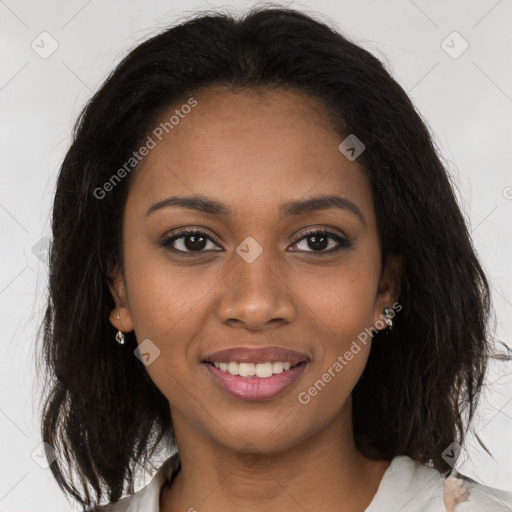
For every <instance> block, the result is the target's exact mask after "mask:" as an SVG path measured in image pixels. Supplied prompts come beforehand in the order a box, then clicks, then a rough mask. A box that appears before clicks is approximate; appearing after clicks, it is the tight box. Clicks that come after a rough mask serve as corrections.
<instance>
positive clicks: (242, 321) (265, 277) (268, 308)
mask: <svg viewBox="0 0 512 512" xmlns="http://www.w3.org/2000/svg"><path fill="white" fill-rule="evenodd" d="M234 260H235V261H234V263H233V266H232V267H231V270H230V271H229V272H228V274H227V275H226V277H225V279H224V280H223V283H222V288H221V289H220V290H219V291H220V294H219V295H220V297H221V298H220V301H219V305H218V309H217V316H218V318H219V320H220V321H221V322H222V323H225V324H227V325H229V326H231V327H240V328H245V329H247V330H249V331H259V330H266V329H269V328H274V327H276V326H277V325H279V324H286V323H290V322H292V321H293V320H294V319H295V318H296V315H297V308H296V304H297V302H298V301H297V297H296V296H295V295H294V293H293V291H292V290H291V289H290V287H289V283H287V279H289V278H288V277H287V272H286V270H285V269H284V267H283V265H279V263H278V262H276V260H272V258H271V255H270V251H267V252H266V251H265V250H264V251H263V252H262V254H261V255H260V256H259V257H258V258H257V259H256V260H255V261H253V262H252V263H248V262H247V261H245V260H244V259H243V258H241V257H240V256H238V255H235V256H234Z"/></svg>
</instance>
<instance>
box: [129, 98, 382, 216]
mask: <svg viewBox="0 0 512 512" xmlns="http://www.w3.org/2000/svg"><path fill="white" fill-rule="evenodd" d="M192 96H193V98H194V99H195V100H196V101H197V104H196V106H194V107H193V108H191V109H184V111H185V110H186V111H187V112H188V113H186V114H185V113H184V112H181V115H179V120H178V117H175V119H174V121H175V122H176V121H177V120H178V122H177V123H176V124H174V125H173V128H172V129H171V130H170V131H169V133H167V134H166V133H165V132H164V136H163V138H162V140H161V141H158V140H156V139H155V140H156V145H155V147H154V148H153V149H151V150H150V151H149V153H148V154H147V156H145V157H144V159H143V161H142V162H141V164H139V166H138V168H137V170H136V172H135V176H133V178H135V179H134V182H133V184H132V187H131V192H130V196H131V200H132V202H135V201H136V202H137V203H138V204H139V205H140V203H144V204H145V205H146V206H147V207H149V206H151V204H153V203H154V202H157V201H159V200H162V199H164V198H165V197H167V196H173V195H174V196H175V195H193V194H203V195H206V196H210V197H215V198H218V199H219V200H221V201H222V202H225V203H227V204H229V205H231V206H232V209H234V211H238V212H240V213H242V211H243V210H246V209H247V208H250V207H251V206H253V207H254V209H255V210H258V211H261V210H262V209H272V210H273V209H274V208H276V207H277V206H279V204H280V203H282V202H286V200H289V199H297V198H301V197H305V196H308V195H321V194H330V193H340V194H342V195H344V196H347V197H349V198H350V199H351V200H353V201H354V202H357V203H359V206H360V208H361V209H367V210H368V208H372V201H371V187H370V183H369V180H368V178H367V175H366V172H365V171H364V169H363V168H362V167H361V166H360V165H359V164H358V163H357V161H349V160H348V159H347V158H346V157H345V156H344V155H343V154H342V153H341V152H340V151H339V149H338V146H339V144H340V143H341V142H342V140H343V138H344V137H343V136H342V135H340V134H339V133H338V132H337V131H336V130H335V129H334V127H333V126H332V125H331V123H330V122H329V121H328V116H327V115H326V110H325V106H324V105H323V104H322V103H321V102H320V101H319V100H317V99H315V98H312V97H310V96H306V95H304V94H301V93H299V92H294V91H290V90H279V89H278V90H259V91H246V90H244V91H237V92H234V91H230V90H225V89H222V88H216V89H210V90H207V91H206V92H202V93H199V94H197V95H192ZM185 102H186V99H185ZM180 106H181V103H179V104H177V105H174V106H173V107H171V108H169V109H166V110H165V111H163V112H162V113H161V116H160V118H159V119H158V120H157V122H156V125H158V124H159V123H165V122H166V121H168V120H169V119H170V118H171V116H173V115H176V114H179V113H180V112H176V111H177V110H178V111H179V110H180ZM150 135H151V132H150ZM153 138H154V137H153ZM130 196H129V201H130ZM150 203H151V204H150ZM141 207H142V206H141ZM146 209H147V208H146Z"/></svg>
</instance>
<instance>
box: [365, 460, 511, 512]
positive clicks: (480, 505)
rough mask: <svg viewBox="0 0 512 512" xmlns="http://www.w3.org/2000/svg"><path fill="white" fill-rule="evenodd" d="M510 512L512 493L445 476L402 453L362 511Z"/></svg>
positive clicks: (461, 478)
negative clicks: (365, 508)
mask: <svg viewBox="0 0 512 512" xmlns="http://www.w3.org/2000/svg"><path fill="white" fill-rule="evenodd" d="M397 507H398V508H397ZM397 509H398V510H401V512H417V511H418V510H421V511H422V512H446V511H454V512H512V493H510V492H506V491H501V490H498V489H494V488H492V487H487V486H485V485H482V484H479V483H478V482H476V481H474V480H472V479H470V478H467V477H465V476H464V475H460V474H458V473H456V476H455V477H454V476H450V477H449V478H446V477H445V475H443V474H441V473H439V471H437V470H436V469H435V468H433V467H429V466H427V465H425V464H420V463H418V462H416V461H415V460H413V459H412V458H411V457H408V456H406V455H400V456H397V457H395V458H394V459H393V460H392V462H391V465H390V467H389V468H388V470H387V471H386V473H385V474H384V477H383V479H382V481H381V484H380V486H379V489H378V490H377V494H376V495H375V497H374V500H373V501H372V503H371V504H370V506H369V507H368V508H367V510H366V512H381V511H384V510H386V511H387V510H397Z"/></svg>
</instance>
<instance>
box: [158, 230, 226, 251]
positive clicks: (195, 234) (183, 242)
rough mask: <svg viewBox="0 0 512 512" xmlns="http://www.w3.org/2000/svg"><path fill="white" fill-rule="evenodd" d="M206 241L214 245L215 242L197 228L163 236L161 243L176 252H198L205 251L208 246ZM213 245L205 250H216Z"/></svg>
mask: <svg viewBox="0 0 512 512" xmlns="http://www.w3.org/2000/svg"><path fill="white" fill-rule="evenodd" d="M208 242H211V243H212V244H213V245H214V247H215V245H216V244H215V242H214V241H213V240H212V238H211V237H209V236H208V235H207V234H206V233H203V232H202V231H197V230H186V231H181V232H180V233H178V234H176V235H173V236H170V237H167V238H165V240H163V241H162V244H161V245H162V246H163V247H165V248H167V249H169V250H171V251H173V252H177V253H194V252H196V253H200V252H207V251H206V250H205V249H206V248H207V247H208ZM214 247H210V248H209V249H207V250H208V251H209V250H212V249H213V250H218V249H215V248H214Z"/></svg>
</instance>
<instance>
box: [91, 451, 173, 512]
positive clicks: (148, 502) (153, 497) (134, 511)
mask: <svg viewBox="0 0 512 512" xmlns="http://www.w3.org/2000/svg"><path fill="white" fill-rule="evenodd" d="M179 470H180V462H179V458H178V455H177V454H174V455H173V456H171V457H169V458H168V459H167V460H166V461H165V462H164V463H163V464H162V466H161V467H160V468H159V469H158V471H157V472H156V473H155V474H154V476H153V478H152V479H151V480H150V482H149V483H148V484H147V485H146V486H145V487H143V488H142V489H140V490H138V491H137V492H136V493H135V494H132V495H130V496H126V497H124V498H122V499H120V500H119V501H117V502H115V503H109V504H107V505H103V506H100V507H97V508H96V509H95V512H159V509H160V492H161V490H162V487H163V486H164V484H166V483H167V482H172V480H173V479H174V477H175V476H176V474H177V473H178V471H179Z"/></svg>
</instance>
